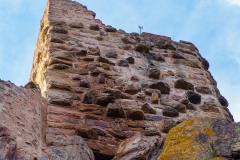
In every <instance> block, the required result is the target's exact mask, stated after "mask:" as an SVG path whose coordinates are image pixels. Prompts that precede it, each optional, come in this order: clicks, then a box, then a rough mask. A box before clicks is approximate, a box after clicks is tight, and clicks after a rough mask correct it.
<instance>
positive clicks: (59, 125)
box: [47, 122, 81, 129]
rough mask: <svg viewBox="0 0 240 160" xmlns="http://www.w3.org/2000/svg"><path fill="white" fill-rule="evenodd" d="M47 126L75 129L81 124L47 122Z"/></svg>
mask: <svg viewBox="0 0 240 160" xmlns="http://www.w3.org/2000/svg"><path fill="white" fill-rule="evenodd" d="M47 127H53V128H62V129H77V128H80V127H81V126H80V125H76V124H66V123H54V122H47Z"/></svg>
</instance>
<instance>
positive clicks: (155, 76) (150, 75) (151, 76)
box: [148, 68, 160, 79]
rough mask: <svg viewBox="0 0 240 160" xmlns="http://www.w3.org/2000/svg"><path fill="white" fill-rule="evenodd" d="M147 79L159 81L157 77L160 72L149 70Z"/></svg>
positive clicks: (154, 69)
mask: <svg viewBox="0 0 240 160" xmlns="http://www.w3.org/2000/svg"><path fill="white" fill-rule="evenodd" d="M148 77H149V78H154V79H159V77H160V70H159V69H156V68H153V69H150V71H149V74H148Z"/></svg>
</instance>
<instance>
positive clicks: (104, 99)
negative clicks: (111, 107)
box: [96, 93, 115, 106]
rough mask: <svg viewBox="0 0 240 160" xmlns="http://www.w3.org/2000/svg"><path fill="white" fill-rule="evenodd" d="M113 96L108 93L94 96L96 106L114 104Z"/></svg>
mask: <svg viewBox="0 0 240 160" xmlns="http://www.w3.org/2000/svg"><path fill="white" fill-rule="evenodd" d="M114 101H115V96H114V95H113V94H110V93H100V94H98V95H97V96H96V104H98V105H101V106H107V105H108V104H109V103H114Z"/></svg>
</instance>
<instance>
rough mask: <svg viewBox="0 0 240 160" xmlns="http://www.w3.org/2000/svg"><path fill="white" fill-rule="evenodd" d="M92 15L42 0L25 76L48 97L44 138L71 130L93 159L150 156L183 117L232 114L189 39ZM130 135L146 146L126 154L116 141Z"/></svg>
mask: <svg viewBox="0 0 240 160" xmlns="http://www.w3.org/2000/svg"><path fill="white" fill-rule="evenodd" d="M95 16H96V14H95V13H94V12H92V11H90V10H88V9H87V7H86V6H83V5H81V4H79V3H77V2H74V1H71V0H49V1H48V3H47V7H46V10H45V12H44V16H43V19H42V21H41V27H40V33H39V37H38V42H37V46H36V50H35V54H34V61H33V66H32V73H31V78H30V80H31V81H32V82H34V83H36V84H39V87H40V89H41V93H42V95H43V96H44V97H45V98H46V99H47V101H48V104H47V106H46V117H47V120H46V145H47V146H51V145H54V143H53V142H52V139H53V137H56V136H58V135H62V136H74V135H78V136H81V137H82V138H83V139H84V141H85V142H86V143H87V145H88V146H89V147H90V148H91V149H92V150H93V152H94V154H95V156H96V157H98V159H105V160H106V159H113V158H114V157H115V159H121V158H122V159H124V156H127V157H128V158H129V159H131V158H137V157H140V158H141V156H142V158H143V157H144V156H147V157H144V158H146V159H150V158H151V157H156V156H157V155H159V154H160V153H159V152H156V151H155V150H160V149H161V146H162V141H163V138H161V137H164V136H165V135H166V133H168V131H169V130H170V129H171V128H172V127H174V126H176V125H177V124H178V123H181V122H182V121H184V120H186V119H189V118H191V117H202V116H211V117H218V118H222V119H226V120H230V121H231V120H232V116H231V114H230V113H229V111H228V108H227V106H228V102H227V101H226V99H225V98H224V97H223V96H221V94H220V92H219V91H218V89H217V83H216V81H215V80H214V79H213V77H212V75H211V73H210V72H209V71H208V68H209V64H208V62H207V61H206V60H205V59H204V58H203V57H202V56H201V54H200V53H199V51H198V49H197V48H196V47H195V46H194V45H193V44H192V43H190V42H185V41H180V42H175V41H173V40H171V38H169V37H165V36H159V35H154V34H150V33H143V34H141V35H139V34H138V33H130V34H129V33H126V32H124V31H123V30H117V29H116V28H114V27H112V26H106V25H104V24H103V23H102V22H101V21H100V20H98V19H95ZM153 136H154V137H155V138H154V139H155V140H156V142H154V143H156V144H157V145H155V148H152V147H150V146H151V145H152V144H149V143H148V142H149V141H151V140H152V138H153ZM134 137H135V139H137V140H136V141H137V142H139V143H140V141H139V140H141V139H143V140H141V141H145V142H146V144H145V146H148V147H147V148H148V150H147V151H146V150H145V151H143V152H141V153H138V154H135V153H133V154H130V155H127V154H129V152H130V151H129V152H127V151H126V150H124V149H122V148H123V147H122V146H131V147H133V148H134V147H136V146H134V144H131V143H132V142H131V140H132V139H134ZM127 142H129V144H127ZM131 147H130V148H131ZM125 153H126V154H125ZM144 153H148V154H144ZM131 156H132V157H131ZM116 157H117V158H116Z"/></svg>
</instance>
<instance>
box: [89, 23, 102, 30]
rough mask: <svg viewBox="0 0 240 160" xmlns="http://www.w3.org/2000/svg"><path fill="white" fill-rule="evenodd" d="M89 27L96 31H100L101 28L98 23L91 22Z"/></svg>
mask: <svg viewBox="0 0 240 160" xmlns="http://www.w3.org/2000/svg"><path fill="white" fill-rule="evenodd" d="M89 29H91V30H94V31H99V30H100V28H99V26H98V25H97V24H91V25H90V26H89Z"/></svg>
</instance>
